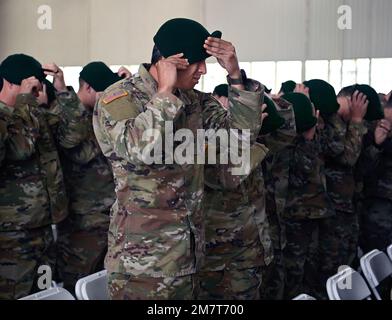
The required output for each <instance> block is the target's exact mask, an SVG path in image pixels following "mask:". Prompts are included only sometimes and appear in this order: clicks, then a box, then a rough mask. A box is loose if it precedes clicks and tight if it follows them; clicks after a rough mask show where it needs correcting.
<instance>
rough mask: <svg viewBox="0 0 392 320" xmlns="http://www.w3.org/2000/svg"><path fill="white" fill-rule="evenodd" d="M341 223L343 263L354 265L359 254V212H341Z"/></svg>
mask: <svg viewBox="0 0 392 320" xmlns="http://www.w3.org/2000/svg"><path fill="white" fill-rule="evenodd" d="M338 214H339V215H340V225H341V226H342V231H343V233H342V238H341V248H340V249H341V251H340V252H341V253H340V254H341V262H340V264H341V265H347V266H353V262H354V260H355V258H356V256H357V248H358V244H359V215H358V214H357V213H346V212H341V213H339V212H338Z"/></svg>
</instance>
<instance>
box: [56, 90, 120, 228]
mask: <svg viewBox="0 0 392 320" xmlns="http://www.w3.org/2000/svg"><path fill="white" fill-rule="evenodd" d="M57 100H58V102H59V104H60V108H61V110H68V109H70V108H75V109H80V110H83V112H82V114H83V119H84V121H83V125H84V128H81V130H80V131H79V137H80V138H81V139H75V140H74V141H72V143H69V144H68V145H67V146H66V148H65V147H60V156H61V160H62V164H63V170H64V176H65V183H66V187H67V194H68V198H69V213H70V215H71V219H72V220H73V221H74V222H75V223H76V224H77V225H78V227H80V228H83V229H89V228H94V227H102V226H106V225H108V223H109V211H110V208H111V206H112V205H113V202H114V200H115V193H114V181H113V173H112V169H111V167H110V164H109V162H108V160H107V159H106V157H105V156H104V155H103V154H102V151H101V149H100V147H99V145H98V142H97V140H96V138H95V135H94V131H93V125H92V120H93V119H92V116H93V113H92V111H89V110H87V108H85V107H84V106H83V105H82V103H81V101H80V100H79V98H78V97H77V95H76V94H75V93H74V92H73V91H70V94H69V95H66V96H65V97H61V96H60V97H58V98H57ZM57 112H58V111H57ZM79 140H80V141H79Z"/></svg>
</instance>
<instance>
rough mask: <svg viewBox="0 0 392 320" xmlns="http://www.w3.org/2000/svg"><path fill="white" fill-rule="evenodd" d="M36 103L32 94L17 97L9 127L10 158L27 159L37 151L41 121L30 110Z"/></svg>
mask: <svg viewBox="0 0 392 320" xmlns="http://www.w3.org/2000/svg"><path fill="white" fill-rule="evenodd" d="M36 104H37V102H36V100H35V98H34V97H33V96H32V95H31V94H21V95H18V96H17V97H16V103H15V107H14V110H13V113H12V116H11V118H10V120H9V123H8V127H7V131H8V139H7V141H6V145H7V155H6V157H7V158H9V159H10V160H15V161H20V160H26V159H28V158H30V157H31V156H32V155H33V154H34V153H35V151H36V150H35V145H36V141H37V138H38V136H39V123H38V120H37V119H36V118H35V117H34V116H32V115H31V112H30V106H34V105H36Z"/></svg>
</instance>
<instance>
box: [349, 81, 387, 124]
mask: <svg viewBox="0 0 392 320" xmlns="http://www.w3.org/2000/svg"><path fill="white" fill-rule="evenodd" d="M355 90H358V91H359V92H361V93H363V94H364V95H366V97H367V100H368V101H369V105H368V108H367V111H366V115H365V119H366V120H368V121H374V120H380V119H383V118H384V112H383V110H382V106H381V101H380V97H379V96H378V93H377V92H376V90H374V89H373V88H372V87H371V86H368V85H367V84H357V85H356V86H355V88H354V91H355Z"/></svg>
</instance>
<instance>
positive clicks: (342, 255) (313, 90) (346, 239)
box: [304, 79, 367, 299]
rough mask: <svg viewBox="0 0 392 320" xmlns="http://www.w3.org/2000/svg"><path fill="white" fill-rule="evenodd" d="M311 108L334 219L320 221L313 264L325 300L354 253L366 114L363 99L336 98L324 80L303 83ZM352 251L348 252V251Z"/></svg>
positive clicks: (356, 97)
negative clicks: (316, 115) (357, 172)
mask: <svg viewBox="0 0 392 320" xmlns="http://www.w3.org/2000/svg"><path fill="white" fill-rule="evenodd" d="M304 84H305V85H306V86H307V88H308V89H309V94H310V98H311V100H312V102H313V103H314V106H315V107H316V109H317V110H319V111H320V115H321V118H320V121H319V122H320V123H319V128H320V141H321V146H322V149H323V156H324V158H325V175H326V186H327V193H328V196H329V198H330V200H331V202H332V205H333V209H334V211H335V213H336V214H335V215H334V216H331V217H329V218H328V219H325V220H324V228H323V231H324V233H323V235H322V236H320V239H321V238H322V239H323V243H324V244H325V246H324V251H323V252H320V253H319V254H318V257H317V253H315V257H314V259H313V260H315V261H317V260H318V262H317V265H318V267H317V270H318V274H319V279H320V280H319V282H318V288H317V289H316V290H317V294H316V295H318V296H319V298H324V299H325V298H326V297H327V292H326V290H325V282H326V280H327V279H328V278H329V277H330V276H332V275H333V274H335V273H336V272H337V271H338V268H339V266H341V265H346V264H347V265H351V262H352V259H351V261H349V258H348V255H347V252H348V251H351V252H353V253H355V252H356V247H357V242H358V241H357V236H355V235H357V234H358V232H357V231H356V230H358V228H357V222H356V221H357V218H356V217H357V215H356V214H355V210H354V207H353V196H354V191H355V183H354V174H353V171H354V166H355V163H356V162H357V160H358V157H359V153H360V150H361V141H362V137H363V135H364V133H365V128H364V125H363V121H362V120H363V117H364V116H365V113H366V108H367V105H366V101H365V100H366V97H365V96H363V95H359V96H357V93H356V94H355V95H354V96H353V99H351V95H350V99H348V100H347V99H346V98H344V97H343V96H339V97H338V98H337V97H336V93H335V90H334V88H333V87H332V86H331V85H330V84H329V83H327V82H326V81H324V80H319V79H313V80H310V81H305V82H304ZM348 226H350V227H348ZM349 247H350V248H352V249H350V250H349V249H348V248H349Z"/></svg>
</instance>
